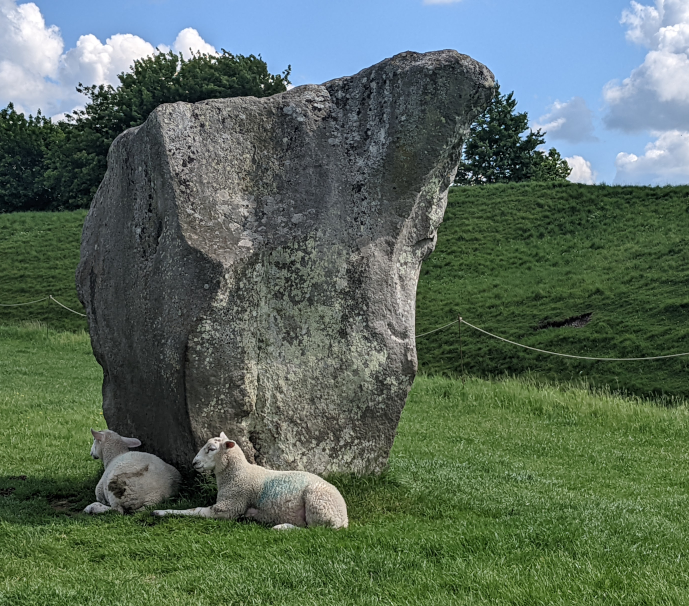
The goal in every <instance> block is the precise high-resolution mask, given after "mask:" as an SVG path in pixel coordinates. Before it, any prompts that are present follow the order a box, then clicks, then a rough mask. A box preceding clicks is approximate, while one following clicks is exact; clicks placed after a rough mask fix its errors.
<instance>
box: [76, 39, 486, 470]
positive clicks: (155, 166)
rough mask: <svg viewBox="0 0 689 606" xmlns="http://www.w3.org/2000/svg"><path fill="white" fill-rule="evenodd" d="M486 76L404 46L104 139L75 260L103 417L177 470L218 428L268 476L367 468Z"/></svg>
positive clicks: (169, 108)
mask: <svg viewBox="0 0 689 606" xmlns="http://www.w3.org/2000/svg"><path fill="white" fill-rule="evenodd" d="M493 86H494V84H493V75H492V74H491V72H490V71H489V70H488V69H487V68H486V67H484V66H483V65H481V64H480V63H477V62H476V61H474V60H473V59H471V58H470V57H467V56H466V55H460V54H459V53H457V52H455V51H441V52H433V53H426V54H418V53H412V52H408V53H402V54H400V55H397V56H395V57H393V58H391V59H387V60H385V61H383V62H381V63H379V64H377V65H374V66H373V67H370V68H368V69H365V70H363V71H361V72H359V73H358V74H356V75H355V76H351V77H348V78H340V79H338V80H332V81H330V82H327V83H325V84H323V85H321V86H300V87H297V88H294V89H292V90H290V91H288V92H286V93H283V94H280V95H275V96H273V97H269V98H264V99H256V98H253V97H244V98H234V99H218V100H212V101H203V102H201V103H196V104H193V105H192V104H188V103H174V104H169V105H161V106H160V107H158V108H157V109H156V110H155V111H153V113H151V115H150V116H149V118H148V120H146V122H145V123H144V124H143V125H142V126H140V127H138V128H133V129H130V130H128V131H126V132H125V133H123V134H122V135H120V136H119V137H118V138H117V139H116V140H115V142H114V143H113V144H112V147H111V149H110V153H109V155H108V171H107V174H106V175H105V178H104V180H103V183H102V184H101V186H100V188H99V190H98V193H97V194H96V197H95V199H94V201H93V205H92V207H91V210H90V212H89V214H88V217H87V219H86V223H85V225H84V232H83V236H82V244H81V262H80V264H79V268H78V270H77V288H78V292H79V297H80V299H81V301H82V303H83V304H84V306H85V308H86V311H87V315H88V321H89V330H90V333H91V342H92V344H93V350H94V353H95V355H96V358H97V360H98V362H99V363H100V364H101V366H102V367H103V373H104V378H103V411H104V415H105V419H106V421H107V423H108V427H110V429H113V430H115V431H117V432H118V433H120V434H122V435H128V436H129V435H131V436H136V437H137V438H139V439H140V440H141V441H142V442H143V448H144V449H145V450H148V451H150V452H152V453H155V454H156V455H158V456H160V457H162V458H163V459H164V460H166V461H168V462H169V463H172V464H173V465H176V466H178V467H180V468H187V469H188V468H189V466H190V462H191V460H192V458H193V456H194V454H195V453H196V451H197V450H198V449H199V448H200V447H201V446H202V445H203V444H204V443H205V442H206V440H207V439H208V438H209V437H211V436H217V435H218V434H219V433H220V431H221V430H224V431H225V433H227V435H228V436H230V437H232V438H234V439H236V440H237V441H238V442H239V444H240V445H241V446H242V448H243V450H244V451H245V453H246V455H247V457H248V458H249V460H250V461H255V462H256V463H259V464H261V465H265V466H267V467H271V468H275V469H304V470H308V471H312V472H316V473H327V472H331V471H353V472H376V471H379V470H381V469H382V468H383V467H384V465H385V463H386V461H387V458H388V454H389V451H390V448H391V446H392V442H393V439H394V437H395V432H396V428H397V423H398V421H399V418H400V413H401V411H402V408H403V406H404V402H405V399H406V397H407V394H408V392H409V389H410V387H411V384H412V381H413V379H414V375H415V373H416V370H417V362H416V347H415V340H414V306H415V298H416V283H417V279H418V276H419V269H420V266H421V262H422V260H423V259H424V258H425V257H426V256H427V255H428V254H429V253H430V252H431V251H432V250H433V248H434V246H435V242H436V229H437V228H438V225H439V224H440V222H441V221H442V217H443V213H444V211H445V205H446V202H447V191H448V187H449V186H450V184H451V183H452V180H453V177H454V173H455V169H456V166H457V163H458V161H459V157H460V150H461V145H462V139H463V137H465V136H466V134H467V131H468V127H469V125H470V124H471V122H472V121H473V120H474V119H475V118H476V116H477V115H478V114H479V113H480V112H481V111H482V110H483V109H484V108H485V107H486V105H487V104H488V102H489V101H490V99H491V97H492V94H493Z"/></svg>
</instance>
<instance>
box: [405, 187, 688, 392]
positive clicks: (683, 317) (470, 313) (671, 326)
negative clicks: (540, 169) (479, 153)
mask: <svg viewBox="0 0 689 606" xmlns="http://www.w3.org/2000/svg"><path fill="white" fill-rule="evenodd" d="M688 285H689V187H663V188H652V187H610V186H604V185H600V186H587V185H575V184H568V183H565V184H528V183H526V184H517V185H495V186H489V187H472V188H453V189H452V190H451V193H450V198H449V204H448V208H447V212H446V213H445V219H444V222H443V224H442V225H441V226H440V229H439V231H438V245H437V248H436V250H435V252H434V253H433V254H432V255H431V256H430V258H429V259H428V260H426V261H425V263H424V265H423V268H422V272H421V278H420V280H419V287H418V295H417V333H419V334H420V333H423V332H425V331H427V330H431V329H433V328H435V327H437V326H442V325H444V324H446V323H448V322H451V321H453V320H456V319H457V315H458V314H459V313H461V314H462V316H463V317H464V318H465V319H466V320H467V321H468V322H470V323H472V324H474V325H476V326H479V327H481V328H484V329H485V330H488V331H489V332H492V333H495V334H498V335H501V336H504V337H506V338H508V339H510V340H513V341H517V342H520V343H524V344H526V345H530V346H532V347H538V348H541V349H546V350H550V351H557V352H564V353H570V354H575V355H584V356H592V357H644V356H653V355H661V354H671V353H681V352H689V338H688V337H689V290H688V288H687V286H688ZM584 313H593V316H592V319H591V322H590V323H589V324H588V325H586V326H585V327H583V328H550V329H547V330H537V328H538V327H539V325H541V323H543V322H546V321H553V320H555V321H557V320H564V319H566V318H569V317H572V316H577V315H580V314H584ZM462 332H463V357H464V366H465V370H466V372H467V373H469V374H473V375H480V376H484V377H486V376H491V375H498V376H500V375H503V374H505V373H507V374H517V375H521V374H527V373H530V374H533V375H534V376H536V377H539V378H543V379H549V380H553V379H554V380H559V381H571V380H581V379H583V380H585V381H586V382H587V383H590V384H594V385H610V386H612V387H613V388H618V387H619V388H623V389H626V390H628V391H629V392H632V393H636V394H661V393H665V394H670V395H680V396H684V395H687V394H689V382H688V381H687V379H688V374H687V369H688V364H689V358H680V359H674V360H664V361H656V362H623V363H622V362H621V363H612V362H592V361H583V360H570V359H565V358H555V357H551V356H544V355H542V354H537V353H534V352H529V351H526V350H523V349H518V348H515V347H513V346H511V345H508V344H505V343H501V342H499V341H496V340H493V339H490V338H489V337H486V336H483V335H481V334H480V333H478V332H476V331H473V330H472V329H470V328H468V327H464V328H463V331H462ZM417 347H418V352H419V361H420V366H421V368H422V369H423V370H425V371H426V372H428V373H460V372H461V364H460V352H459V338H458V330H457V327H456V326H453V327H452V328H451V329H448V330H445V331H441V332H438V333H435V334H433V335H429V336H428V337H425V338H422V339H419V340H418V341H417Z"/></svg>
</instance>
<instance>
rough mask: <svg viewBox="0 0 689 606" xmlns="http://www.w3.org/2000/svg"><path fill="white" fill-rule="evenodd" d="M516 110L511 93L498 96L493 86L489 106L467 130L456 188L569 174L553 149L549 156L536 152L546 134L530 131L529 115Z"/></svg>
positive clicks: (567, 167)
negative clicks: (526, 132) (493, 93)
mask: <svg viewBox="0 0 689 606" xmlns="http://www.w3.org/2000/svg"><path fill="white" fill-rule="evenodd" d="M516 107H517V101H516V99H515V98H514V92H511V93H509V94H507V95H501V94H500V87H499V86H498V85H496V90H495V96H494V97H493V100H492V101H491V103H490V105H489V106H488V108H487V109H486V111H485V112H484V113H483V115H481V116H480V117H479V118H478V119H477V120H476V122H474V123H473V124H472V125H471V127H470V130H469V137H468V138H467V140H466V142H465V144H464V150H463V156H462V161H461V162H460V164H459V168H458V170H457V177H456V178H455V183H456V184H457V185H485V184H488V183H513V182H518V181H529V180H539V181H555V180H562V179H566V178H567V176H568V175H569V173H570V172H571V169H570V168H569V166H568V164H567V162H566V161H564V160H562V158H561V157H560V154H559V153H558V152H557V150H556V149H555V148H552V149H551V150H550V151H549V152H548V154H545V153H544V152H542V151H539V150H537V149H536V148H537V147H538V146H539V145H543V143H544V142H545V133H544V132H541V130H540V129H539V130H537V131H535V132H534V131H532V130H531V129H529V117H528V114H527V113H526V112H521V113H517V112H515V108H516ZM527 130H528V131H529V132H528V134H525V131H527Z"/></svg>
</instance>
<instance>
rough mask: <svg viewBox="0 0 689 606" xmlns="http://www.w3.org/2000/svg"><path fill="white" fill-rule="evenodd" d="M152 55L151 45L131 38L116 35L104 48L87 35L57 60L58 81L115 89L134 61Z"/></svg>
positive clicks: (92, 36) (91, 36)
mask: <svg viewBox="0 0 689 606" xmlns="http://www.w3.org/2000/svg"><path fill="white" fill-rule="evenodd" d="M155 52H156V50H155V48H154V47H153V45H152V44H149V43H148V42H146V41H145V40H144V39H142V38H139V36H134V35H132V34H116V35H114V36H112V37H110V38H108V39H107V40H106V41H105V44H102V43H101V41H100V40H99V39H98V38H96V37H95V36H94V35H93V34H87V35H86V36H81V37H80V38H79V40H77V45H76V47H75V48H72V49H70V50H68V51H67V52H66V53H65V54H64V55H63V56H62V57H61V58H60V81H61V82H83V83H84V84H112V85H113V86H117V85H118V84H119V80H118V79H117V74H120V73H122V72H125V71H128V70H129V68H130V67H131V66H132V65H133V64H134V60H135V59H142V58H143V57H146V56H148V55H152V54H154V53H155Z"/></svg>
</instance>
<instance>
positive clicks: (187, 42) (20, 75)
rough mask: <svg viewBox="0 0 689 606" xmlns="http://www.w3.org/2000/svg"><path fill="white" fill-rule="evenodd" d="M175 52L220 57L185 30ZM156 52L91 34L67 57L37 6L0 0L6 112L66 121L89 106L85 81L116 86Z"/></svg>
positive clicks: (123, 38)
mask: <svg viewBox="0 0 689 606" xmlns="http://www.w3.org/2000/svg"><path fill="white" fill-rule="evenodd" d="M160 48H161V49H163V48H164V49H165V50H167V49H168V48H169V47H163V45H160ZM172 48H173V49H174V50H175V52H182V53H183V54H184V55H185V56H187V55H189V49H192V50H193V51H194V52H197V51H200V52H202V53H216V51H215V48H213V47H212V46H211V45H210V44H208V43H207V42H205V40H203V38H202V37H201V36H200V35H199V33H198V32H197V31H196V30H195V29H192V28H187V29H184V30H182V31H181V32H180V33H179V34H178V36H177V38H176V39H175V41H174V42H173V45H172ZM155 52H156V49H155V47H154V46H153V45H152V44H151V43H149V42H147V41H145V40H144V39H142V38H140V37H139V36H134V35H133V34H115V35H114V36H111V37H110V38H108V39H107V40H106V41H105V44H103V43H102V42H101V41H100V40H99V39H98V38H96V36H94V35H92V34H86V35H84V36H81V37H80V38H79V40H78V41H77V44H76V46H75V47H74V48H71V49H69V50H68V51H67V52H64V43H63V40H62V36H61V34H60V30H59V29H58V28H57V27H56V26H54V25H50V26H47V25H46V23H45V19H44V18H43V15H42V14H41V11H40V9H39V8H38V7H37V6H36V5H35V4H34V3H32V2H30V3H27V4H18V3H17V0H0V107H5V106H6V105H7V104H8V103H9V102H13V103H14V104H15V107H16V108H17V110H19V111H22V112H29V113H36V110H38V109H39V108H40V109H41V110H42V112H43V114H45V115H48V116H55V117H56V118H60V117H64V112H67V111H71V110H73V109H74V108H75V107H80V106H82V105H83V103H84V101H85V100H84V97H83V96H81V95H79V94H78V93H77V92H76V90H75V88H76V85H77V84H78V83H79V82H82V83H83V84H85V85H91V84H112V85H113V86H116V85H117V84H119V81H118V79H117V75H118V74H120V73H122V72H125V71H128V70H129V68H130V67H131V65H132V64H133V63H134V60H136V59H141V58H142V57H145V56H148V55H151V54H153V53H155Z"/></svg>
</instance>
